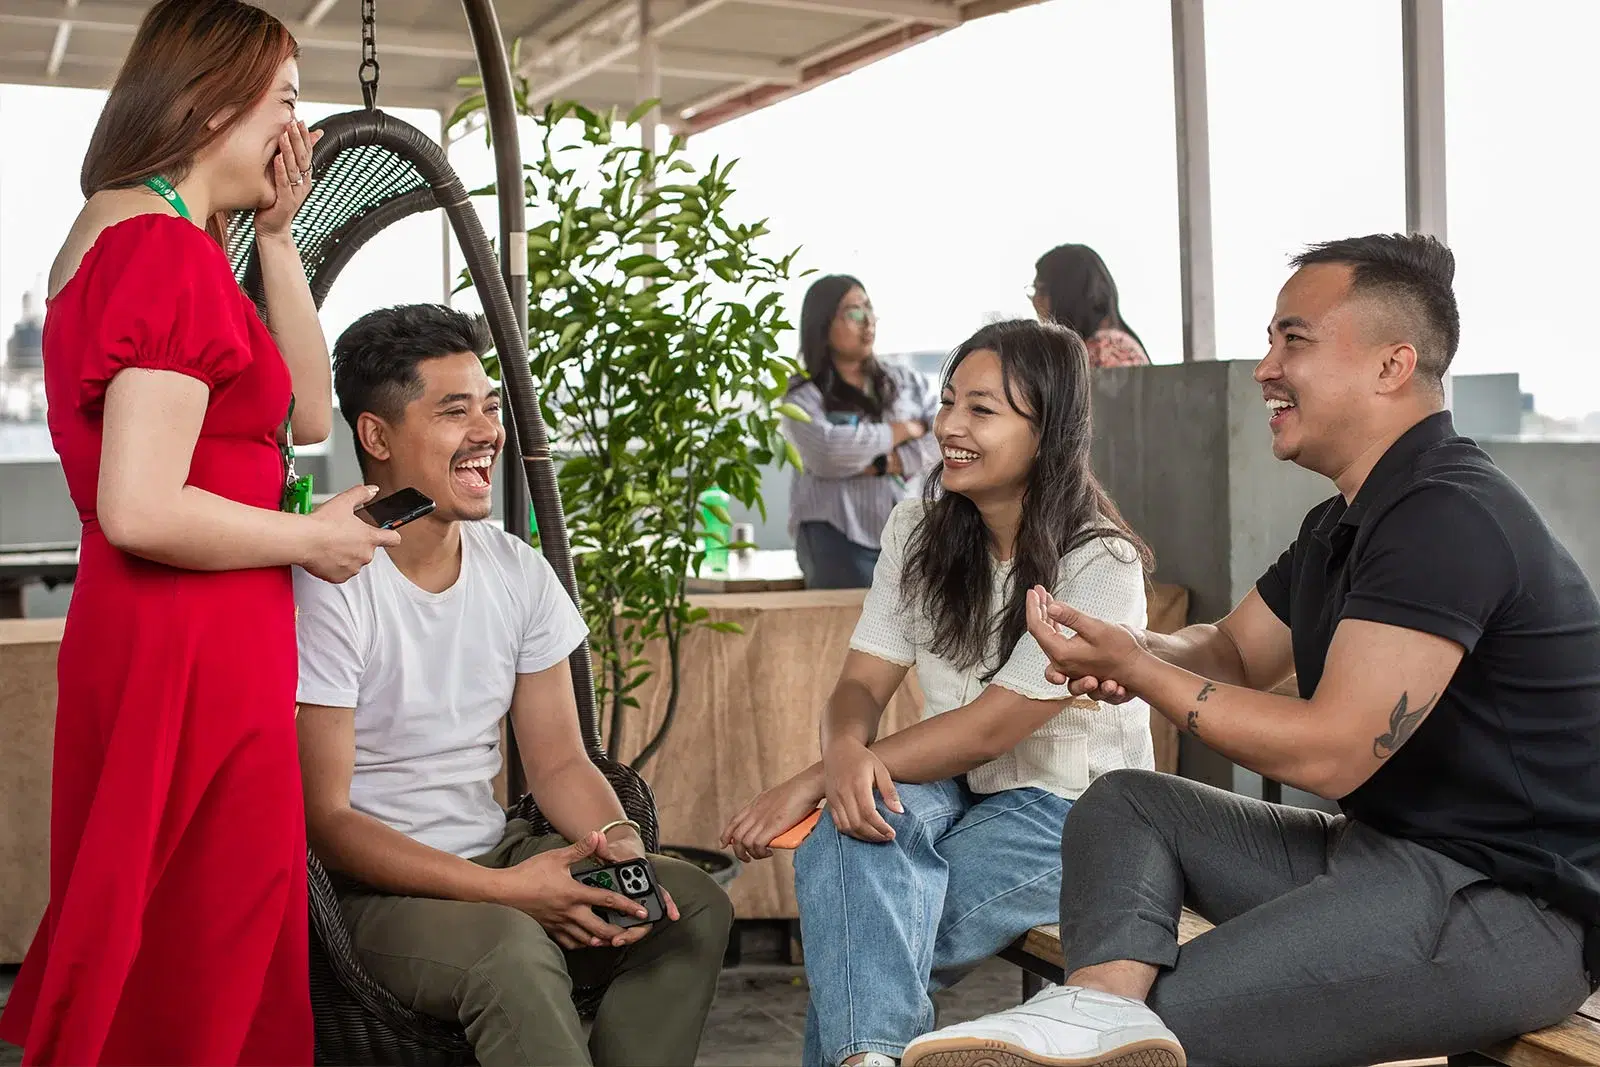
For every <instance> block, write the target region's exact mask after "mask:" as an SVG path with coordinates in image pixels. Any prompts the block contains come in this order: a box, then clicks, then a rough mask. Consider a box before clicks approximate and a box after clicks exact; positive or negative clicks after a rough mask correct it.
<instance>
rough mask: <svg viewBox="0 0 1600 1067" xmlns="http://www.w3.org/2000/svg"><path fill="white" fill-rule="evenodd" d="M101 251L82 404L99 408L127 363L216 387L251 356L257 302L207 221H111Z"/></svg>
mask: <svg viewBox="0 0 1600 1067" xmlns="http://www.w3.org/2000/svg"><path fill="white" fill-rule="evenodd" d="M94 254H95V255H96V257H97V258H96V261H95V262H94V264H93V266H92V269H93V271H94V274H93V276H92V281H91V289H90V292H89V294H87V296H88V301H89V303H88V310H89V311H90V313H91V314H94V313H98V315H99V329H98V331H97V334H96V341H95V343H94V344H92V345H91V346H90V348H89V350H88V351H87V352H86V353H85V354H84V357H83V362H82V365H81V369H80V383H79V394H78V400H79V405H80V406H81V407H82V408H83V410H84V411H86V412H90V413H96V412H98V411H99V410H100V408H101V406H102V405H103V404H104V403H105V395H106V387H107V386H108V385H110V384H111V379H112V378H114V377H116V375H117V373H118V372H119V371H123V370H126V369H128V368H130V367H140V368H144V369H147V370H165V371H177V372H178V373H180V374H187V375H189V376H190V377H192V378H196V379H198V380H200V381H202V382H204V383H205V384H206V385H207V386H208V387H209V388H211V389H213V390H215V389H217V388H219V387H221V386H222V385H224V384H226V383H227V382H228V381H229V380H231V379H232V378H234V377H235V376H237V375H238V374H239V372H240V371H242V370H244V368H245V367H246V366H248V365H249V363H250V358H251V354H250V329H249V323H248V320H247V319H246V318H245V316H246V315H248V314H250V313H251V312H250V311H249V310H248V308H247V306H246V304H247V302H246V301H245V300H244V299H243V297H242V295H241V294H240V292H239V287H238V285H237V283H236V282H235V281H234V277H233V272H232V271H231V270H230V269H229V268H228V260H227V257H226V256H225V255H224V254H223V252H222V249H221V248H219V247H218V246H217V244H216V242H214V241H212V240H211V238H209V237H208V236H206V233H205V231H203V230H201V229H200V228H199V227H198V226H195V225H194V224H193V223H190V222H187V221H185V220H183V219H179V218H174V217H172V216H169V215H141V216H138V217H137V218H133V219H129V220H128V221H126V222H122V223H118V224H117V225H115V226H113V227H111V228H110V229H107V230H106V231H105V233H103V234H102V235H101V237H100V240H99V242H98V247H97V248H96V249H95V250H94Z"/></svg>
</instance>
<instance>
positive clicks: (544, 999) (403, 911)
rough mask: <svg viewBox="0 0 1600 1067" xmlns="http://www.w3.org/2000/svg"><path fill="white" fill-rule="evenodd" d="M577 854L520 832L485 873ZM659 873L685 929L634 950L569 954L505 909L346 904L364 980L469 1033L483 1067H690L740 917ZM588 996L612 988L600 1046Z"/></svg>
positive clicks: (362, 891) (708, 889)
mask: <svg viewBox="0 0 1600 1067" xmlns="http://www.w3.org/2000/svg"><path fill="white" fill-rule="evenodd" d="M566 844H567V842H566V841H564V840H563V839H562V838H560V837H559V836H554V835H551V836H543V837H536V836H534V834H533V830H532V827H530V826H529V825H528V823H527V822H525V821H524V820H522V819H513V820H511V822H509V823H508V824H507V825H506V834H505V837H504V838H503V839H502V840H501V841H500V844H499V845H497V846H496V847H495V848H494V849H493V850H492V851H491V852H489V853H487V854H485V855H483V856H479V857H477V858H476V860H475V861H474V862H476V863H481V864H483V865H484V866H486V867H496V868H504V867H510V866H513V865H515V864H518V863H521V862H522V861H523V860H525V859H528V858H529V857H531V856H536V855H538V854H539V853H541V852H547V851H549V850H551V849H556V848H562V847H564V846H565V845H566ZM651 862H652V863H653V864H654V865H655V869H656V874H657V877H658V878H659V879H660V882H661V885H662V886H663V887H665V888H666V890H667V891H668V892H669V893H671V894H672V899H673V900H674V901H675V902H676V903H677V905H678V911H679V913H680V915H681V917H680V918H679V920H678V921H677V922H666V921H663V922H660V923H657V924H656V926H655V928H654V929H653V930H651V931H650V933H649V934H648V935H647V936H646V937H645V938H644V939H643V940H641V941H639V942H638V943H637V944H634V945H629V946H628V947H626V948H621V949H617V948H592V949H579V950H577V951H571V952H569V951H566V950H563V949H562V948H561V947H560V946H559V945H557V944H556V943H555V942H554V941H553V940H551V938H550V936H549V935H548V934H547V933H545V930H544V927H542V926H540V925H539V923H538V922H537V921H535V920H534V919H533V918H532V917H531V916H529V915H527V914H526V913H524V912H521V911H518V910H516V909H515V908H508V907H505V906H504V905H501V904H475V903H466V902H463V901H458V900H435V899H429V898H422V897H400V896H392V895H390V894H387V893H376V892H373V891H371V890H370V889H367V888H366V887H363V886H356V885H352V884H350V883H347V882H343V881H342V880H341V883H340V885H341V888H340V894H339V896H340V902H341V904H342V905H343V909H344V916H345V920H346V921H347V922H348V923H349V924H350V932H351V939H352V941H353V942H354V944H355V948H356V953H357V954H358V955H359V957H360V959H361V963H362V966H364V967H366V969H367V970H368V972H369V973H371V975H372V977H373V978H375V979H377V981H378V982H380V983H382V984H383V985H384V986H385V987H387V988H388V989H389V991H390V992H392V993H394V995H395V996H396V997H398V998H399V1000H400V1002H401V1003H403V1004H407V1005H410V1007H411V1008H412V1009H414V1010H416V1011H420V1012H424V1013H426V1014H428V1015H434V1016H437V1017H439V1018H443V1019H459V1020H460V1021H461V1025H462V1026H464V1027H465V1028H466V1031H467V1039H468V1040H469V1041H471V1042H472V1046H473V1048H474V1049H475V1050H476V1052H477V1057H478V1062H479V1063H480V1064H483V1067H569V1065H579V1067H582V1065H587V1064H590V1063H593V1064H598V1065H601V1067H646V1065H661V1067H669V1065H670V1067H687V1065H690V1064H693V1063H694V1061H695V1055H696V1053H697V1052H698V1051H699V1048H700V1034H701V1031H702V1030H703V1029H704V1027H705V1020H706V1013H707V1012H708V1011H710V1009H711V1000H712V997H713V996H714V995H715V993H716V989H717V974H718V971H719V970H720V969H721V966H722V954H723V950H724V949H725V948H726V947H727V942H728V930H729V927H730V926H731V925H732V922H733V906H732V905H731V904H729V902H728V897H727V895H726V894H725V893H723V891H722V889H721V887H719V886H718V885H717V884H716V883H715V882H713V881H712V880H711V879H710V877H708V876H707V875H706V874H705V872H704V871H702V870H700V869H699V868H698V867H695V866H694V865H692V864H688V863H684V862H682V861H680V860H675V859H669V858H666V857H662V856H652V857H651ZM574 983H577V984H578V985H581V986H591V985H607V989H606V994H605V999H604V1000H602V1001H601V1003H600V1009H599V1012H598V1014H597V1015H596V1016H595V1020H594V1026H593V1027H592V1028H591V1032H590V1035H589V1039H588V1040H587V1041H585V1040H584V1035H583V1025H582V1022H581V1021H580V1019H579V1018H578V1013H577V1011H576V1010H575V1009H574V1008H573V1006H572V986H573V984H574ZM608 983H609V984H608Z"/></svg>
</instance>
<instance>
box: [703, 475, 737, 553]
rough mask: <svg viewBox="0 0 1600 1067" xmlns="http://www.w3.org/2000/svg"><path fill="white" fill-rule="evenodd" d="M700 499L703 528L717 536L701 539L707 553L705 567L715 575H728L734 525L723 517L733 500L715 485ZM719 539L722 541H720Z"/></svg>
mask: <svg viewBox="0 0 1600 1067" xmlns="http://www.w3.org/2000/svg"><path fill="white" fill-rule="evenodd" d="M699 499H700V523H701V526H702V527H703V528H704V529H705V531H706V533H707V534H714V535H717V536H707V537H702V538H700V546H701V547H702V548H704V549H705V553H706V562H705V567H706V569H707V570H709V571H711V573H713V574H726V573H727V570H728V538H730V537H731V536H733V524H732V523H731V522H728V521H727V520H726V519H725V518H723V517H722V516H725V515H727V514H728V505H729V504H730V503H732V502H733V498H732V497H730V496H729V495H728V494H727V493H726V492H725V491H724V490H722V489H719V488H718V487H716V486H714V485H713V486H712V487H711V488H710V489H707V490H706V491H705V492H703V493H701V494H700V498H699ZM719 512H720V514H719ZM718 537H720V538H721V540H718Z"/></svg>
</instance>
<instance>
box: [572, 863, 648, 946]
mask: <svg viewBox="0 0 1600 1067" xmlns="http://www.w3.org/2000/svg"><path fill="white" fill-rule="evenodd" d="M572 877H574V878H576V879H577V880H578V881H580V882H582V883H583V884H584V885H587V886H593V887H594V888H596V889H604V890H606V891H607V892H611V893H620V894H622V895H623V896H625V897H627V898H628V899H630V900H633V901H636V902H637V903H638V904H639V906H640V907H642V908H644V909H645V910H646V911H647V912H648V913H649V914H647V915H646V916H645V917H644V918H642V919H641V918H639V917H638V916H637V915H628V914H624V913H622V912H617V911H612V910H611V909H610V908H596V909H594V910H595V912H596V914H598V915H599V916H600V918H602V919H604V920H605V921H606V922H608V923H611V924H612V925H613V926H620V927H623V928H624V929H626V928H627V927H630V926H643V925H645V924H646V923H653V922H660V921H661V917H662V916H663V915H665V914H666V908H665V907H664V906H663V905H662V903H661V891H660V890H659V889H657V888H656V869H655V867H653V866H652V865H651V863H650V861H649V860H648V859H637V860H623V861H621V862H620V863H608V864H606V865H605V866H604V867H593V868H590V869H589V870H585V871H573V872H572Z"/></svg>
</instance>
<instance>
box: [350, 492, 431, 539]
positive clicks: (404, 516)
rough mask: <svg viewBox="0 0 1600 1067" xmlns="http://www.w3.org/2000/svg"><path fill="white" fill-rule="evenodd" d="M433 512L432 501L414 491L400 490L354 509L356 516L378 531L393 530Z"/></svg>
mask: <svg viewBox="0 0 1600 1067" xmlns="http://www.w3.org/2000/svg"><path fill="white" fill-rule="evenodd" d="M432 510H433V501H431V500H429V499H428V498H427V497H426V496H424V495H423V494H421V493H419V492H417V491H416V490H415V489H402V490H400V491H399V492H398V493H390V494H389V495H388V496H386V497H383V498H382V499H380V500H374V501H371V502H370V503H366V504H363V505H361V506H360V507H359V508H356V514H357V515H359V516H361V518H362V519H363V520H365V521H366V522H368V523H370V524H371V525H373V526H376V527H377V528H378V529H380V530H395V529H398V528H400V527H401V526H404V525H405V524H406V523H408V522H414V521H416V520H417V519H420V518H422V516H424V515H426V514H427V513H428V512H430V511H432Z"/></svg>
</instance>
